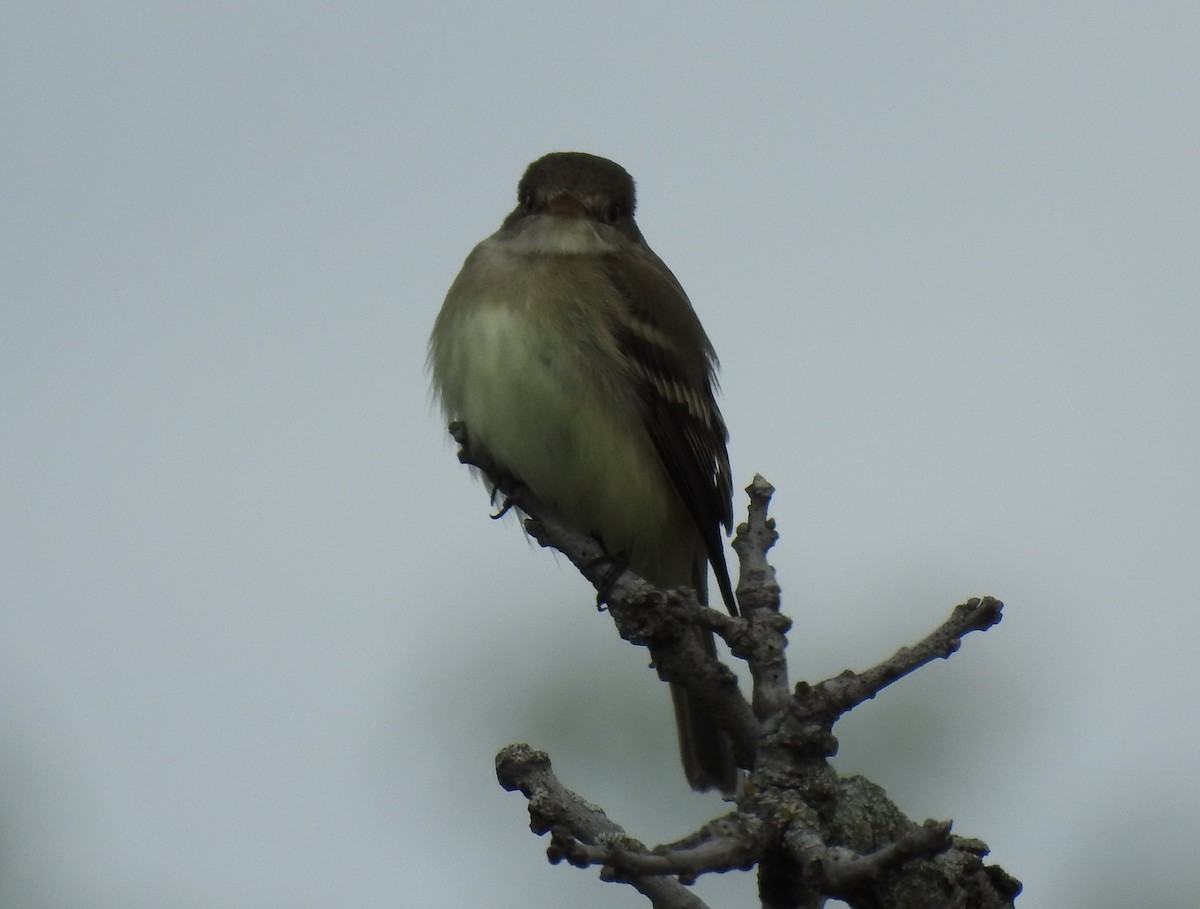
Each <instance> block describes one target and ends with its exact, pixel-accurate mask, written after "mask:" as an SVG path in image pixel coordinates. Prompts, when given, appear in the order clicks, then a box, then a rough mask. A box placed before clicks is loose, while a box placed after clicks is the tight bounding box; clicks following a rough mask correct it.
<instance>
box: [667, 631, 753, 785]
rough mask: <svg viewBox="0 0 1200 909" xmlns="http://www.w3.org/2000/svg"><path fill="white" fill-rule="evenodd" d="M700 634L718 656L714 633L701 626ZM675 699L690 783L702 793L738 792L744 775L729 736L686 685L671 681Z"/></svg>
mask: <svg viewBox="0 0 1200 909" xmlns="http://www.w3.org/2000/svg"><path fill="white" fill-rule="evenodd" d="M696 633H697V634H699V635H701V636H702V638H703V641H704V649H705V650H707V651H708V653H709V655H710V656H716V653H717V649H716V645H715V644H714V643H713V636H712V633H711V632H707V631H700V630H698V629H697V632H696ZM671 700H672V702H673V703H674V704H675V726H676V728H677V729H678V730H679V756H680V758H681V759H682V760H683V772H684V773H685V774H686V775H687V781H688V783H689V784H690V785H691V787H692V788H693V789H695V790H696V791H698V792H704V791H706V790H708V789H720V790H721V792H722V793H724V794H725V795H730V796H732V795H736V794H737V790H738V783H739V781H740V777H741V774H740V773H739V772H738V768H737V764H736V763H734V759H733V746H732V745H731V744H730V741H729V736H728V735H726V734H725V733H724V732H722V731H721V729H720V728H718V726H717V724H716V723H715V722H714V721H713V718H712V716H711V715H710V714H709V712H708V711H707V710H705V709H704V707H703V706H702V705H701V704H700V702H699V701H698V700H697V699H696V698H695V697H693V696H692V695H691V694H689V693H688V692H687V690H686V689H684V688H683V687H682V686H680V685H676V684H674V683H672V684H671Z"/></svg>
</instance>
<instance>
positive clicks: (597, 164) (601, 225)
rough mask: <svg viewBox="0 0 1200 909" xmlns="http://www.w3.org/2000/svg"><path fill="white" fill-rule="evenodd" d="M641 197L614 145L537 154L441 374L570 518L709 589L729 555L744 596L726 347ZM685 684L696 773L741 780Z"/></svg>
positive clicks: (725, 591)
mask: <svg viewBox="0 0 1200 909" xmlns="http://www.w3.org/2000/svg"><path fill="white" fill-rule="evenodd" d="M633 210H634V190H633V179H632V178H631V177H630V176H629V174H628V173H626V172H625V170H624V169H623V168H622V167H621V166H620V165H618V164H615V163H613V162H612V161H608V160H606V159H604V158H598V157H596V156H595V155H588V154H583V153H581V152H558V153H555V154H549V155H546V156H545V157H543V158H539V159H538V160H537V161H534V162H533V163H532V164H530V165H529V168H528V169H527V170H526V171H525V175H524V176H523V177H522V178H521V182H520V183H519V184H518V186H517V207H516V208H515V209H514V210H513V211H512V213H511V214H510V215H509V216H508V217H507V218H505V219H504V223H503V224H502V225H501V226H500V229H499V230H498V231H496V233H494V234H492V236H490V237H488V238H487V239H486V240H484V241H483V242H482V243H480V244H479V245H478V246H476V247H475V249H474V250H473V251H472V252H471V254H470V255H469V256H468V257H467V260H466V262H465V263H464V264H463V267H462V271H460V272H459V273H458V277H457V278H456V279H455V281H454V284H453V285H451V287H450V291H449V293H447V294H446V302H445V303H444V304H443V305H442V311H441V312H440V313H439V314H438V317H437V322H436V323H435V324H434V327H433V337H432V338H431V339H430V363H431V365H432V368H433V381H434V385H435V388H436V390H437V393H438V396H439V397H440V399H441V403H442V406H443V408H444V409H445V411H446V414H447V416H448V417H450V418H451V419H452V420H461V421H463V423H464V424H465V426H466V431H467V437H468V440H469V444H470V447H471V449H472V450H474V451H476V452H483V453H486V454H487V456H488V457H490V458H491V459H492V461H493V462H494V463H495V464H496V465H497V466H498V467H500V468H502V469H504V470H505V471H507V472H508V473H509V474H511V475H512V476H513V477H514V478H516V479H518V480H519V481H521V482H522V483H524V484H525V486H527V487H528V488H529V489H530V491H532V492H533V493H534V494H535V495H536V496H537V497H538V498H539V499H541V500H542V501H543V502H545V503H546V504H547V505H548V506H550V507H551V508H553V509H554V510H555V511H556V512H558V514H559V515H561V516H562V517H563V518H564V519H565V520H566V521H567V522H568V523H569V524H571V525H572V526H574V527H575V528H577V529H578V530H580V531H583V532H585V533H587V534H589V535H591V536H593V537H595V538H596V539H597V540H599V541H600V542H601V543H602V544H603V545H604V547H605V549H606V550H607V551H608V552H609V553H611V554H612V555H613V556H615V557H617V558H619V559H622V560H624V561H625V563H626V564H627V565H628V566H629V568H630V570H632V571H633V572H635V573H637V574H639V575H641V576H642V577H644V578H645V579H646V580H647V581H650V582H651V583H652V584H654V585H656V586H658V587H660V588H664V589H665V588H671V587H685V586H686V587H693V588H695V590H696V591H697V592H698V593H699V594H700V596H701V598H702V599H704V598H705V596H706V595H705V590H706V588H707V583H706V582H707V577H708V565H709V564H710V563H711V564H712V567H713V570H714V572H715V575H716V579H717V587H718V588H719V590H720V592H721V597H722V599H723V600H724V601H725V605H726V606H727V607H728V608H729V611H730V612H731V613H734V614H736V612H737V606H736V603H735V601H734V597H733V590H732V588H731V586H730V582H729V572H728V569H727V568H726V566H725V556H724V550H723V537H722V533H721V528H722V527H724V528H725V529H726V530H729V529H730V527H731V525H732V521H733V514H732V509H731V496H732V490H731V487H730V476H729V457H728V455H727V453H726V451H725V442H726V440H727V438H728V434H727V432H726V430H725V423H724V421H723V420H722V419H721V414H720V412H719V411H718V410H717V405H716V402H715V401H714V400H713V385H714V384H715V378H714V370H715V367H716V363H717V358H716V355H715V354H714V352H713V348H712V344H711V343H710V342H709V340H708V337H707V336H706V335H705V334H704V329H703V328H702V327H701V326H700V320H699V319H698V318H696V313H695V312H694V311H693V310H692V306H691V304H690V303H689V302H688V298H687V295H686V294H685V293H684V292H683V288H682V287H681V286H680V285H679V282H678V281H677V280H676V279H675V276H674V275H673V274H671V271H670V269H668V268H667V266H666V265H664V264H663V262H662V260H661V259H659V258H658V256H656V255H655V254H654V252H653V251H652V250H651V249H650V247H649V246H648V245H646V241H645V239H643V237H642V234H641V231H639V230H638V227H637V224H636V223H634V220H633ZM698 633H702V632H698ZM702 634H703V633H702ZM704 640H705V644H706V646H707V647H708V648H709V651H710V652H713V642H712V636H711V635H710V634H704ZM672 696H673V699H674V703H675V714H676V721H677V724H678V728H679V747H680V753H681V755H682V758H683V766H684V770H685V772H686V774H687V778H688V782H689V783H690V784H691V785H692V787H693V788H695V789H699V790H704V789H711V788H717V789H720V790H722V791H723V792H726V793H731V792H733V791H734V790H735V788H736V786H737V776H738V774H737V768H736V766H735V764H734V761H733V754H732V751H731V749H730V745H729V741H728V738H727V737H726V736H725V735H724V733H722V732H721V731H720V730H719V729H718V728H717V727H716V725H715V724H714V723H713V721H712V720H711V718H710V717H709V716H708V715H707V713H706V712H705V711H704V709H703V708H702V707H701V706H700V704H699V703H698V702H696V701H695V700H694V699H693V698H692V697H691V696H689V695H688V693H687V692H686V691H684V690H683V689H682V688H681V687H679V686H672Z"/></svg>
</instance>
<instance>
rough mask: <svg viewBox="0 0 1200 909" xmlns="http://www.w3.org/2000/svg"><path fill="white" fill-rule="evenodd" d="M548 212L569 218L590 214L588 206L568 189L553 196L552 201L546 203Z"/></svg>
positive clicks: (584, 216) (583, 216)
mask: <svg viewBox="0 0 1200 909" xmlns="http://www.w3.org/2000/svg"><path fill="white" fill-rule="evenodd" d="M546 212H547V213H548V214H551V215H562V216H564V217H567V218H586V217H587V216H588V210H587V206H585V205H584V204H583V203H582V202H580V201H579V200H578V199H576V198H575V197H574V196H573V195H571V194H570V193H569V192H567V191H566V190H563V191H561V192H559V193H557V194H556V195H554V196H553V197H551V199H550V202H549V203H548V204H547V205H546Z"/></svg>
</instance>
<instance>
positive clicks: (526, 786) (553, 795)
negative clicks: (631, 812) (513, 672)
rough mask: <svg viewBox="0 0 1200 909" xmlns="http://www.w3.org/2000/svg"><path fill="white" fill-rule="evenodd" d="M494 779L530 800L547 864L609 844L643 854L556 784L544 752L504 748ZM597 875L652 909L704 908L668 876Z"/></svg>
mask: <svg viewBox="0 0 1200 909" xmlns="http://www.w3.org/2000/svg"><path fill="white" fill-rule="evenodd" d="M496 777H497V778H498V779H499V781H500V785H501V786H503V787H504V788H505V789H506V790H508V791H509V792H512V791H514V790H520V792H521V793H522V794H523V795H524V796H525V798H526V799H528V800H529V826H530V829H532V830H533V832H534V833H536V834H538V835H539V836H541V835H542V834H544V833H549V834H550V835H551V837H550V846H549V848H548V849H547V855H548V856H549V858H550V861H551V862H554V863H557V862H559V861H561V860H562V859H563V858H567V859H568V860H570V854H571V853H573V852H574V851H575V850H576V849H578V848H587V847H593V846H595V847H599V846H604V845H605V844H608V843H619V844H620V846H621V847H623V848H625V849H628V850H631V851H637V850H639V849H640V850H643V851H644V850H645V847H644V846H642V844H641V843H639V842H638V841H637V840H635V839H633V838H632V837H630V836H628V835H627V834H626V833H625V831H624V829H622V828H621V826H620V825H618V824H616V823H614V822H613V821H612V820H610V819H609V817H608V815H606V814H605V813H604V812H603V811H602V810H601V809H599V808H597V807H596V806H595V805H592V804H590V803H589V802H587V801H585V800H584V799H583V798H581V797H580V796H578V795H576V794H575V793H574V792H572V791H571V790H570V789H568V788H567V787H566V786H564V785H563V784H562V783H560V782H559V780H558V777H556V776H555V775H554V772H553V770H552V769H551V767H550V757H549V755H547V754H546V753H545V752H544V751H535V750H533V749H532V748H530V747H529V746H528V745H509V746H507V747H506V748H504V749H502V750H501V751H500V753H499V754H498V755H496ZM601 876H602V877H604V879H605V880H613V881H623V882H624V883H627V884H629V885H631V886H632V887H634V888H635V889H637V890H638V892H640V893H642V894H644V895H645V896H647V897H649V898H650V902H651V905H653V906H654V909H708V906H707V904H706V903H705V902H704V901H703V900H701V899H700V898H699V897H698V896H696V895H695V894H694V893H692V892H691V891H690V890H688V889H687V888H686V887H685V886H683V885H682V884H681V883H679V882H678V881H676V880H673V879H672V878H669V877H662V876H658V875H653V874H651V875H645V874H636V873H634V874H629V875H618V874H617V873H616V872H615V870H614V869H605V870H604V871H602V873H601Z"/></svg>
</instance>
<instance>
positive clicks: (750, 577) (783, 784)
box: [451, 424, 1021, 909]
mask: <svg viewBox="0 0 1200 909" xmlns="http://www.w3.org/2000/svg"><path fill="white" fill-rule="evenodd" d="M451 433H452V434H453V435H454V437H455V439H456V440H458V442H459V444H460V446H461V449H462V450H461V451H460V452H459V458H460V460H462V461H463V462H464V463H467V464H470V465H472V466H474V467H477V468H479V469H480V470H482V471H483V472H484V473H485V474H486V475H487V477H488V478H489V480H490V481H491V483H492V485H493V489H494V495H500V496H503V500H504V505H503V508H502V511H501V513H503V512H504V511H507V510H508V509H509V508H511V507H516V508H517V509H519V510H520V511H521V512H523V513H524V514H525V515H527V516H528V517H527V519H526V521H525V527H526V530H527V531H528V532H529V533H530V535H531V536H533V537H534V538H535V539H536V540H537V541H538V542H539V543H540V544H541V545H543V546H548V547H553V548H554V549H556V550H558V551H559V552H561V553H563V554H564V555H565V556H566V557H567V558H568V559H570V561H571V562H572V563H573V564H574V565H575V567H576V568H577V569H578V570H579V571H580V573H581V574H583V576H584V577H585V578H587V579H588V581H589V582H590V583H591V584H592V585H593V586H594V587H595V588H596V590H597V591H598V595H599V597H600V598H602V599H603V601H604V602H605V603H607V605H608V611H609V613H610V614H611V615H612V618H613V621H614V623H615V624H616V626H617V630H618V632H619V633H620V634H621V636H622V637H623V638H625V639H626V640H628V641H630V642H631V643H633V644H636V645H639V646H644V647H646V648H648V649H649V651H650V654H651V657H652V660H653V663H654V666H655V667H656V668H657V670H658V673H659V675H660V676H661V677H662V678H663V679H665V680H668V681H672V682H678V683H679V684H682V685H684V686H685V687H687V688H688V690H689V691H690V692H692V693H694V694H695V695H696V696H697V697H699V698H700V699H702V701H703V703H704V704H705V705H706V706H707V708H708V709H709V710H710V711H711V713H712V715H713V716H714V717H715V718H716V719H717V721H718V722H719V723H720V724H721V725H722V727H723V728H724V729H725V730H726V732H727V733H729V735H730V737H731V739H732V741H733V744H734V752H735V756H736V757H737V760H738V764H739V765H740V766H741V767H743V768H745V769H746V770H747V771H749V778H748V780H747V782H746V785H745V786H744V787H743V789H742V791H741V792H740V794H739V796H738V799H737V805H736V810H735V811H733V812H732V813H730V814H727V815H725V816H723V817H720V818H717V819H716V820H714V821H711V822H710V823H708V824H706V825H705V826H704V827H702V828H701V829H700V830H698V831H696V832H695V833H694V834H692V835H690V836H688V837H686V838H685V839H684V840H681V841H679V842H677V843H671V844H666V845H662V846H658V847H654V848H648V847H647V846H645V845H644V844H643V843H641V842H639V841H638V840H636V839H634V838H632V837H630V836H629V835H628V834H627V833H626V832H625V831H624V829H623V828H621V827H620V826H619V825H618V824H616V823H615V822H614V821H612V820H611V819H609V818H608V817H607V816H606V815H605V814H604V812H603V811H601V810H600V809H599V808H597V807H595V806H593V805H591V804H589V803H588V802H586V801H585V800H584V799H583V798H581V797H580V796H579V795H577V794H576V793H574V792H572V791H571V790H569V789H567V788H566V787H565V786H563V785H562V784H561V783H560V782H559V781H558V779H557V778H556V777H555V776H554V774H553V772H552V770H551V768H550V760H549V757H548V756H547V755H545V754H544V753H542V752H539V751H534V750H533V749H531V748H530V747H529V746H527V745H510V746H508V747H507V748H505V749H504V750H503V751H501V752H500V754H499V755H498V756H497V775H498V777H499V779H500V782H501V785H503V786H504V787H505V788H506V789H508V790H510V791H511V790H520V791H521V792H522V793H523V794H524V795H525V797H526V798H527V799H528V802H529V815H530V820H531V824H530V826H531V828H532V829H533V831H534V832H535V833H537V834H539V835H541V834H546V833H549V834H550V846H549V848H548V850H547V854H548V855H549V857H550V860H551V861H552V862H558V861H562V860H564V859H565V860H566V861H568V862H570V863H571V864H573V865H576V866H579V867H588V866H598V867H599V868H600V869H601V872H600V873H601V877H602V878H603V879H605V880H610V881H620V882H623V883H626V884H629V885H631V886H633V887H635V888H636V889H637V890H638V891H639V892H641V893H643V894H644V895H645V896H647V897H648V898H649V899H650V902H651V904H652V905H653V906H654V907H656V909H703V907H704V903H703V902H702V901H701V900H700V899H699V898H698V897H696V895H695V894H694V893H693V892H692V891H690V890H689V889H688V888H687V887H686V886H685V885H686V884H689V883H691V882H693V881H694V880H695V879H696V878H697V877H698V876H700V875H701V874H706V873H714V872H723V871H730V870H734V869H749V868H752V867H755V866H757V868H758V878H759V894H760V898H761V900H762V903H763V905H764V906H766V907H770V909H809V907H812V909H817V907H820V906H821V905H823V902H824V900H825V899H826V898H837V899H841V900H843V901H844V902H846V903H847V904H848V905H850V906H851V907H854V909H875V907H879V906H888V907H895V909H944V907H958V906H961V907H964V909H999V907H1011V906H1012V902H1013V900H1014V899H1015V897H1016V895H1017V894H1018V893H1019V892H1020V888H1021V885H1020V883H1019V882H1018V881H1016V880H1015V879H1014V878H1012V877H1010V876H1009V875H1008V874H1006V873H1005V872H1004V871H1003V870H1002V869H1000V868H999V867H997V866H994V865H993V866H989V865H985V864H984V863H983V858H984V857H985V856H986V855H987V847H986V845H984V844H983V843H982V842H980V841H978V840H973V839H966V838H963V837H958V836H953V835H952V834H951V833H950V823H949V822H948V821H925V822H924V823H923V824H920V825H918V824H916V823H914V822H913V821H911V820H909V819H908V818H906V817H905V816H904V815H903V814H902V813H901V812H900V811H899V809H897V808H896V806H895V805H893V804H892V803H891V802H890V801H889V800H888V798H887V796H886V794H885V793H884V792H883V790H882V789H881V788H880V787H878V786H876V785H874V784H872V783H870V782H869V781H867V780H864V779H863V778H861V777H856V776H851V777H844V778H843V777H839V776H838V775H837V773H836V772H835V771H834V770H833V768H832V767H831V765H830V764H829V762H828V758H829V757H830V756H831V755H833V754H834V753H835V752H836V750H837V740H836V738H835V737H834V735H833V726H834V724H835V723H836V722H837V720H838V718H840V717H841V716H843V715H844V714H845V713H846V712H848V711H850V710H851V709H853V708H854V707H855V706H857V705H858V704H860V703H862V702H863V701H866V700H869V699H871V698H873V697H875V695H876V694H878V693H879V692H880V691H882V690H883V689H884V688H885V687H887V686H888V685H890V684H892V683H893V682H895V681H897V680H898V679H900V678H902V677H903V676H905V675H907V674H908V673H910V672H913V671H915V670H916V669H918V668H920V667H921V666H923V665H925V664H926V663H928V662H930V661H932V660H934V659H938V658H941V659H945V658H947V657H949V656H950V655H951V654H952V653H954V652H955V651H957V650H958V648H959V646H960V644H961V641H962V638H963V637H964V636H965V635H966V634H968V633H970V632H972V631H985V630H987V629H988V628H990V627H992V626H993V625H995V624H997V623H998V622H999V621H1000V619H1001V613H1002V609H1003V604H1001V603H1000V601H999V600H996V599H994V598H992V597H978V598H972V599H970V600H968V601H967V602H965V603H963V604H961V605H959V606H957V607H956V608H955V609H954V611H953V612H952V613H951V615H950V617H949V618H948V619H947V620H946V621H945V622H944V623H943V624H942V625H941V626H940V627H939V628H937V629H936V630H935V631H933V632H932V633H931V634H929V635H928V636H926V637H925V638H924V639H923V640H921V641H920V642H919V643H917V644H915V645H913V646H912V647H904V648H901V649H900V650H899V651H897V652H896V653H895V654H894V655H893V656H891V657H889V658H888V659H886V660H884V661H883V662H881V663H879V664H878V665H876V666H874V667H871V668H870V669H867V670H865V671H863V672H858V673H855V672H851V671H849V670H847V671H845V672H843V673H841V674H840V675H838V676H836V677H834V678H831V679H826V680H825V681H822V682H819V683H817V684H815V685H810V684H808V683H807V682H800V683H799V684H797V685H796V686H795V688H794V689H789V686H788V669H787V661H786V657H785V647H786V644H787V639H786V632H787V631H788V629H789V627H790V622H789V620H788V619H787V618H786V617H785V616H783V615H782V613H781V612H780V591H779V586H778V584H777V583H776V581H775V572H774V569H773V568H772V567H771V565H770V564H769V563H768V562H767V558H766V554H767V552H768V550H769V549H770V548H771V546H773V545H774V543H775V540H776V539H777V534H776V532H775V523H774V520H773V519H772V518H770V517H768V514H767V511H768V507H769V504H770V499H771V495H772V494H773V492H774V490H773V488H772V487H771V486H770V484H768V483H767V482H766V481H765V480H763V479H762V478H761V477H757V476H756V477H755V478H754V482H753V483H752V484H751V485H750V486H749V487H748V488H747V490H746V492H747V495H748V496H749V499H750V507H749V511H748V516H747V521H746V522H745V523H744V524H742V525H740V526H739V527H738V532H737V535H736V538H735V540H734V542H733V548H734V550H735V551H736V552H737V554H738V558H739V561H740V564H741V573H740V579H739V582H738V586H737V598H738V603H739V606H740V607H741V613H742V615H740V616H729V615H726V614H725V613H723V612H720V611H718V610H715V609H709V608H708V607H706V606H703V605H701V604H700V603H699V602H698V600H697V598H696V595H695V592H694V591H690V590H667V591H662V590H658V589H656V588H654V587H653V586H651V585H650V584H648V583H646V582H645V581H644V580H642V579H641V578H639V577H637V576H635V575H633V574H632V573H631V572H629V571H627V570H623V568H622V567H621V566H620V565H619V564H616V560H614V559H613V558H612V557H611V555H610V554H609V553H606V552H604V550H603V548H602V547H601V546H600V544H599V543H597V542H596V541H595V540H592V539H590V538H588V537H585V536H583V535H582V534H579V533H578V532H576V531H575V530H573V529H572V528H570V527H568V526H567V525H566V524H565V523H564V522H563V521H561V519H559V518H558V517H557V516H556V515H554V514H553V513H552V512H551V511H549V510H548V509H547V508H546V507H545V506H544V505H542V504H541V503H540V502H538V500H537V499H536V498H535V497H534V496H533V495H532V494H531V493H530V492H529V490H528V489H526V488H525V487H523V486H521V485H520V484H519V482H517V481H516V480H515V479H513V478H511V477H506V476H505V475H503V474H502V473H501V472H500V471H498V470H497V469H496V468H495V465H493V464H491V463H490V462H488V460H487V459H486V457H484V456H483V455H481V454H480V453H476V452H472V451H471V450H470V448H469V444H468V437H467V434H466V432H465V429H464V428H463V427H462V425H461V424H454V425H452V427H451ZM694 626H699V627H702V628H705V629H709V630H711V631H713V632H715V633H716V634H719V635H720V636H721V637H722V638H723V639H724V640H725V641H726V643H727V644H728V645H729V647H730V650H731V652H732V653H733V655H734V656H735V657H737V658H739V659H742V660H745V661H746V663H747V665H748V666H749V669H750V675H751V679H752V692H751V700H750V702H747V701H746V699H745V698H744V697H743V695H742V694H741V692H740V690H739V689H738V685H737V680H736V677H735V676H734V674H733V673H732V671H731V670H729V668H728V667H726V666H725V665H724V664H722V663H721V662H719V661H718V660H716V659H714V658H712V657H710V656H708V655H707V654H705V653H704V649H703V647H701V646H700V645H699V644H698V636H697V635H695V634H694V633H691V629H692V628H693V627H694Z"/></svg>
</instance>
